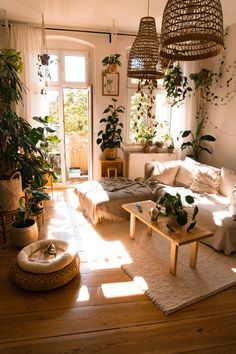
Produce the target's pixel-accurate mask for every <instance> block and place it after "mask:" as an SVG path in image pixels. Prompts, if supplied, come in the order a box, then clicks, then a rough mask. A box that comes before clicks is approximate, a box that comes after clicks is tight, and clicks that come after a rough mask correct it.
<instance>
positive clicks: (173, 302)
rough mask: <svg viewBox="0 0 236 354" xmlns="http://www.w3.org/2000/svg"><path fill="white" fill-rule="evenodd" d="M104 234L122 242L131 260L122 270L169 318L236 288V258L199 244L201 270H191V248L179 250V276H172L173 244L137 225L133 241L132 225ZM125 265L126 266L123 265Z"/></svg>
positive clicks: (104, 227)
mask: <svg viewBox="0 0 236 354" xmlns="http://www.w3.org/2000/svg"><path fill="white" fill-rule="evenodd" d="M98 228H99V229H100V230H101V231H102V234H103V233H104V235H105V233H106V235H107V233H109V234H108V236H105V238H106V239H107V240H108V239H109V237H111V235H112V238H113V239H114V238H116V239H119V240H120V241H121V242H122V244H123V246H124V247H125V249H126V251H127V252H128V254H129V256H130V259H131V260H130V261H129V262H128V263H127V264H125V263H123V264H122V265H121V266H122V269H123V270H124V271H125V272H126V273H127V274H128V275H129V276H130V277H131V278H132V279H133V280H134V281H135V282H136V283H137V285H138V286H139V287H141V288H142V290H143V291H144V292H145V294H146V295H147V296H148V297H149V299H150V300H151V301H152V302H153V303H154V304H155V305H156V306H158V307H159V308H160V309H161V310H162V311H163V312H164V313H165V314H166V315H168V314H171V313H173V312H175V311H177V310H179V309H181V308H183V307H185V306H188V305H190V304H193V303H195V302H197V301H199V300H202V299H205V298H207V297H209V296H211V295H214V294H216V293H218V292H220V291H222V290H224V289H226V288H228V287H230V286H232V285H234V284H236V254H234V255H231V256H230V257H229V256H225V255H224V254H223V253H221V252H216V251H214V250H213V249H211V248H210V247H208V246H206V245H203V244H201V243H200V244H199V251H198V259H197V268H196V269H192V268H190V266H189V257H190V246H189V245H185V246H181V247H180V248H179V255H178V262H177V275H176V276H173V275H171V274H169V254H170V242H168V240H166V239H164V238H162V237H161V236H159V235H158V234H157V233H155V232H153V235H152V236H147V235H146V229H145V227H144V226H143V225H142V224H141V223H137V227H136V238H135V240H134V241H132V240H130V239H129V237H128V235H129V223H128V222H124V223H121V224H119V225H117V224H113V225H112V224H107V225H105V224H103V225H100V227H98ZM121 263H122V262H121Z"/></svg>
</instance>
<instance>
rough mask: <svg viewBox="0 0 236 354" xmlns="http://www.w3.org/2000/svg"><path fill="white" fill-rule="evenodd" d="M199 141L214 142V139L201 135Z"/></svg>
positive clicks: (210, 136)
mask: <svg viewBox="0 0 236 354" xmlns="http://www.w3.org/2000/svg"><path fill="white" fill-rule="evenodd" d="M199 140H201V141H202V140H206V141H216V138H215V137H214V136H212V135H203V136H201V138H200V139H199Z"/></svg>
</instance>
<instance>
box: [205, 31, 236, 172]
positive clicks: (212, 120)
mask: <svg viewBox="0 0 236 354" xmlns="http://www.w3.org/2000/svg"><path fill="white" fill-rule="evenodd" d="M235 37H236V24H234V25H233V26H231V27H230V28H229V34H228V36H227V37H226V42H225V45H226V51H225V63H224V69H226V68H227V67H228V66H229V65H230V64H232V63H233V62H234V61H235V60H236V41H235ZM213 64H215V65H214V66H215V69H216V68H217V62H216V61H215V63H214V62H213ZM230 72H232V71H230ZM228 78H229V73H226V75H225V76H223V78H222V81H221V84H222V85H223V86H224V85H225V83H226V80H227V79H228ZM232 83H233V84H232V85H231V88H232V89H233V88H234V89H236V70H234V76H233V82H232ZM227 91H228V90H227V88H219V89H218V90H217V91H216V94H217V95H219V96H222V97H224V96H225V94H226V92H227ZM205 132H206V133H208V134H212V135H214V136H215V137H216V142H215V143H214V144H212V146H213V147H214V153H213V154H212V155H208V154H203V155H202V157H201V160H202V161H203V162H206V163H209V164H211V165H214V166H216V167H221V166H224V167H228V168H230V169H233V170H236V153H235V151H236V94H234V98H233V99H232V101H231V102H229V103H228V104H227V105H225V106H214V105H211V107H210V108H209V122H208V124H207V126H206V131H205Z"/></svg>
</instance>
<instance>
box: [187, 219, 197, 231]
mask: <svg viewBox="0 0 236 354" xmlns="http://www.w3.org/2000/svg"><path fill="white" fill-rule="evenodd" d="M196 223H197V221H196V220H194V221H192V222H191V223H190V225H189V226H188V228H187V232H189V231H191V230H192V229H193V228H194V226H195V225H196Z"/></svg>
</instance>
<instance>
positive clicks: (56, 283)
mask: <svg viewBox="0 0 236 354" xmlns="http://www.w3.org/2000/svg"><path fill="white" fill-rule="evenodd" d="M48 249H49V251H50V249H51V251H52V249H53V250H54V252H56V253H57V255H55V254H53V252H51V254H50V253H49V255H48V258H49V259H48V261H47V258H46V257H47V256H46V255H45V256H44V254H46V251H47V250H48ZM40 255H41V257H40ZM36 256H37V257H38V258H37V257H36ZM42 257H44V258H46V260H45V259H44V260H42ZM23 268H24V269H23ZM79 270H80V258H79V255H78V253H76V252H74V251H71V250H70V247H69V245H68V243H67V242H65V241H61V240H42V241H36V242H34V243H33V244H31V245H28V246H26V247H25V248H23V250H21V252H20V253H19V254H18V256H17V260H16V261H15V262H14V263H13V265H12V267H11V279H12V280H13V281H14V283H16V284H17V285H19V286H20V287H21V288H23V289H26V290H31V291H48V290H52V289H56V288H59V287H61V286H63V285H65V284H67V283H68V282H69V281H70V280H72V279H73V278H74V277H75V276H76V275H77V274H78V273H79Z"/></svg>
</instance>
